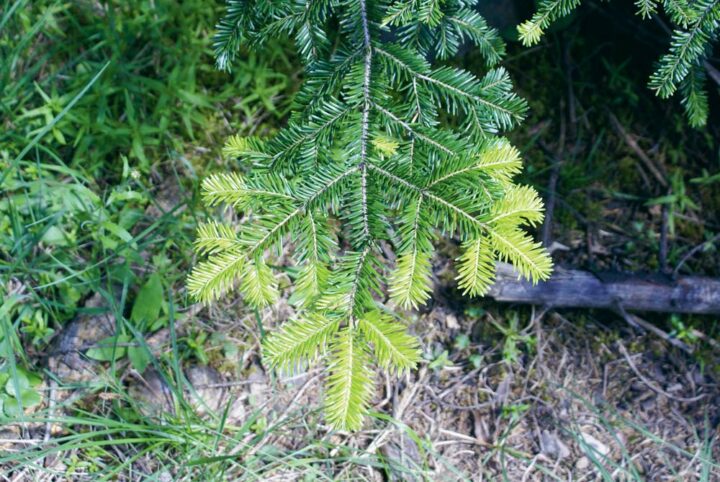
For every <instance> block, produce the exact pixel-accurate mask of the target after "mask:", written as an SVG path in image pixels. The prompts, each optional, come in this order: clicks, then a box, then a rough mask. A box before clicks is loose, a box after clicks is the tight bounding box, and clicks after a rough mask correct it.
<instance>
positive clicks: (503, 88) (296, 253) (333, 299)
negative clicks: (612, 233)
mask: <svg viewBox="0 0 720 482" xmlns="http://www.w3.org/2000/svg"><path fill="white" fill-rule="evenodd" d="M474 6H475V1H474V0H445V1H443V2H438V1H430V0H406V1H396V2H387V1H379V0H314V1H302V0H284V1H281V0H275V1H272V2H270V1H251V0H248V1H241V0H234V1H230V2H229V6H228V10H227V16H226V17H225V19H224V20H223V21H222V23H221V24H220V27H219V31H218V34H217V36H216V42H215V47H216V52H217V55H218V65H219V67H221V68H224V69H228V68H230V67H231V65H232V59H233V58H234V56H235V55H236V53H237V51H238V48H239V47H240V46H244V47H245V48H262V47H263V44H264V42H266V40H267V39H269V38H272V37H279V36H282V37H287V36H290V37H291V38H293V39H294V40H295V43H296V45H297V50H298V52H299V54H300V55H301V56H302V58H303V60H304V63H305V75H304V83H303V85H302V87H301V89H300V91H299V93H298V94H297V96H296V99H295V105H294V109H293V114H292V117H291V118H290V120H289V123H288V125H287V127H286V128H284V129H283V130H281V131H280V132H279V133H278V134H277V135H276V136H275V137H273V138H272V139H269V140H264V139H257V138H238V137H233V138H231V139H230V140H229V141H228V143H227V145H226V148H225V154H226V155H228V156H230V157H232V158H236V159H238V160H239V161H241V163H242V164H244V165H245V166H246V168H245V173H243V174H240V173H223V174H216V175H212V176H210V177H208V178H207V179H206V180H205V181H204V183H203V196H204V200H205V202H206V203H207V204H208V205H209V206H216V205H219V204H223V205H227V206H230V207H232V208H234V209H236V210H237V211H239V212H240V213H241V214H242V222H241V223H239V226H230V225H225V224H221V223H215V222H212V223H209V224H205V225H203V226H201V227H200V229H199V232H198V239H197V242H196V246H197V250H198V252H199V253H200V254H203V255H207V259H206V260H205V261H202V262H200V263H199V264H198V265H197V266H196V267H195V269H194V270H193V272H192V273H191V275H190V278H189V281H188V289H189V292H190V293H191V295H192V296H194V297H195V298H197V299H199V300H202V301H203V302H211V301H213V300H215V299H217V298H218V297H220V296H222V295H223V294H225V293H226V292H227V291H228V290H230V289H231V288H233V287H234V286H237V287H238V289H239V290H240V292H241V293H242V294H243V295H244V297H245V300H246V301H247V302H248V303H250V304H252V305H255V306H257V307H263V306H267V305H269V304H271V303H273V302H274V301H275V300H276V299H277V297H278V291H279V290H278V287H277V280H276V277H275V275H274V274H273V270H272V269H271V267H270V266H269V264H268V256H270V255H272V253H273V252H274V253H278V254H279V253H282V252H284V251H283V250H284V249H287V251H288V252H289V253H290V255H291V256H292V258H293V259H294V261H295V262H296V263H297V268H298V274H297V276H296V278H295V283H294V293H293V296H292V300H293V301H294V302H295V303H296V304H297V307H298V314H297V316H296V317H295V318H294V319H291V320H289V321H287V322H285V323H284V324H283V325H282V326H281V327H280V328H279V329H278V330H277V331H275V332H273V333H271V334H269V335H268V336H267V337H266V340H265V342H264V361H265V363H266V364H267V365H269V366H270V367H271V368H275V369H279V370H286V371H287V370H293V369H295V368H297V367H299V366H304V365H307V364H309V363H313V362H315V361H317V360H318V359H319V358H320V357H321V356H322V360H323V362H324V363H325V364H326V365H327V367H328V369H329V375H328V376H327V383H326V395H325V397H326V403H325V406H326V417H327V420H328V421H329V422H330V423H331V425H332V426H333V427H335V428H338V429H345V430H355V429H358V428H360V426H361V424H362V420H363V416H364V414H365V413H366V411H367V408H368V404H369V401H370V398H371V395H372V394H373V384H372V383H373V382H372V380H373V376H372V371H371V366H372V360H373V359H374V361H375V364H376V365H377V366H379V367H381V368H382V369H386V370H393V371H397V372H405V371H407V370H411V369H413V368H414V367H415V366H416V365H417V363H418V362H419V360H420V350H419V343H418V341H417V339H416V338H415V337H414V336H412V335H410V334H409V333H408V332H407V330H406V327H405V325H404V324H403V323H402V322H401V321H399V320H398V316H397V315H395V314H394V310H393V308H395V307H398V306H399V307H401V308H403V309H411V308H416V307H418V306H419V305H421V304H423V303H425V302H426V301H427V300H428V299H429V297H430V295H431V287H432V285H431V270H432V266H431V258H432V255H433V252H434V247H433V242H434V241H435V240H436V238H437V237H438V236H440V235H445V236H454V237H457V239H459V240H460V241H461V242H462V249H463V254H462V256H461V257H460V258H459V259H458V267H459V268H458V271H459V276H458V281H459V284H460V287H461V288H462V289H463V290H464V291H465V292H466V293H469V294H472V295H482V294H483V293H485V292H486V291H487V289H488V287H489V286H490V285H491V284H492V282H493V276H494V267H495V262H496V261H497V260H498V259H501V260H507V261H510V262H511V263H513V264H514V265H515V267H516V268H517V270H518V272H519V273H520V274H521V275H522V276H524V277H526V278H528V279H530V280H533V281H538V280H542V279H545V278H547V277H548V276H549V274H550V271H551V265H552V263H551V259H550V257H549V256H548V254H547V253H546V252H545V250H544V249H543V248H542V247H541V246H540V244H539V243H536V242H535V241H533V239H532V238H531V237H530V236H529V235H528V234H527V233H526V232H525V231H523V226H525V225H529V226H533V225H536V224H537V223H539V222H541V220H542V217H543V214H542V212H543V207H542V202H541V200H540V198H539V196H538V194H537V192H535V190H534V189H532V188H530V187H527V186H520V185H517V184H515V183H514V182H513V177H514V176H515V175H516V174H517V173H518V172H520V170H521V167H522V166H521V161H520V157H519V153H518V151H517V150H516V149H515V148H514V147H512V146H511V145H510V143H509V142H508V141H507V140H506V139H505V138H503V137H501V135H500V133H501V132H502V131H504V130H507V129H509V128H512V127H513V126H515V125H517V124H518V123H519V122H520V121H521V120H522V119H523V115H524V113H525V111H526V103H525V101H524V100H522V99H521V98H519V97H518V96H516V95H515V93H514V92H513V88H512V84H511V81H510V78H509V76H508V73H507V72H506V71H505V70H504V69H503V68H501V67H498V66H497V64H498V62H499V61H500V59H501V58H502V56H503V53H504V44H503V42H502V40H501V38H500V37H499V35H498V33H497V31H495V30H494V29H492V28H490V27H489V26H488V25H487V23H486V22H485V20H484V19H483V18H482V17H481V16H480V15H478V14H477V13H476V12H475V11H474ZM466 42H469V43H470V44H473V45H475V46H477V48H478V49H479V51H480V52H481V53H482V54H483V56H484V58H485V61H486V63H487V71H486V72H485V73H484V74H483V75H481V76H476V75H475V74H473V73H471V72H468V71H465V70H462V69H459V68H456V67H452V66H447V65H441V66H434V65H433V63H434V61H435V60H436V59H444V58H450V57H452V56H454V55H455V54H456V53H457V51H458V49H459V47H460V45H461V44H463V43H466ZM441 118H442V119H443V122H441V121H440V119H441ZM388 253H394V257H395V260H394V262H392V260H391V259H390V258H392V257H393V256H392V255H389V254H388ZM386 293H387V296H386ZM388 298H389V299H388Z"/></svg>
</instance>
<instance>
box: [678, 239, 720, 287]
mask: <svg viewBox="0 0 720 482" xmlns="http://www.w3.org/2000/svg"><path fill="white" fill-rule="evenodd" d="M715 241H720V233H718V234H716V235H715V236H713V237H712V238H710V239H708V240H707V241H704V242H702V243H700V244H698V245H697V246H695V247H694V248H693V249H691V250H690V251H688V252H687V254H685V256H683V257H682V259H681V260H680V262H679V263H678V264H677V266H675V269H674V270H673V272H672V275H673V278H675V277H677V275H678V273H679V272H680V268H682V267H683V265H684V264H685V263H686V262H687V261H688V260H689V259H690V258H692V257H693V256H695V254H697V253H698V251H700V250H701V249H703V248H704V247H705V246H707V245H710V244H713V243H714V242H715Z"/></svg>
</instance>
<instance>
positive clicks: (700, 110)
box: [518, 0, 720, 128]
mask: <svg viewBox="0 0 720 482" xmlns="http://www.w3.org/2000/svg"><path fill="white" fill-rule="evenodd" d="M580 3H581V0H540V1H539V2H538V9H537V12H536V13H535V14H534V15H533V16H532V18H530V19H529V20H527V21H525V22H523V23H522V24H520V25H519V26H518V34H519V35H520V40H522V42H523V44H525V45H526V46H530V45H535V44H536V43H538V42H539V41H540V39H541V38H542V36H543V34H544V32H545V30H546V29H547V28H548V27H550V25H552V23H553V22H554V21H556V20H558V19H559V18H562V17H564V16H566V15H569V14H570V13H571V12H572V11H573V10H575V9H576V8H577V7H578V6H579V5H580ZM635 5H636V7H637V9H638V11H637V14H638V15H640V16H641V17H642V18H650V17H652V16H653V15H656V14H657V13H658V12H659V10H660V9H662V10H663V12H664V13H665V16H666V17H667V18H668V19H669V20H670V21H671V22H672V24H673V32H672V38H671V40H670V48H669V49H668V52H667V53H665V54H664V55H663V56H662V57H661V58H660V61H659V62H658V65H657V68H656V69H655V72H654V73H653V74H652V75H651V76H650V81H649V83H648V86H649V87H650V88H651V89H652V90H654V91H655V93H656V94H657V95H658V96H659V97H661V98H663V99H667V98H668V97H672V96H673V95H675V93H676V92H677V91H678V90H679V91H680V94H681V96H682V104H683V107H684V108H685V114H686V116H687V118H688V122H689V123H690V125H691V126H693V127H698V128H699V127H703V126H705V125H706V124H707V118H708V112H709V105H708V95H707V85H706V84H707V73H706V62H707V60H708V58H709V57H710V56H711V54H712V49H713V43H714V42H715V41H717V37H718V33H719V32H720V0H636V1H635Z"/></svg>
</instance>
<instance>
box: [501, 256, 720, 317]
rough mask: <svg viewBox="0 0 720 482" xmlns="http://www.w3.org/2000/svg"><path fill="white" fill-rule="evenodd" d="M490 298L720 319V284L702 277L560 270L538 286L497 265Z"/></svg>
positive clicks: (564, 306)
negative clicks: (691, 314) (696, 315)
mask: <svg viewBox="0 0 720 482" xmlns="http://www.w3.org/2000/svg"><path fill="white" fill-rule="evenodd" d="M488 296H490V297H492V298H494V299H495V300H496V301H502V302H512V303H524V304H534V305H546V306H549V307H555V308H605V309H610V310H616V311H618V310H619V311H622V310H626V311H659V312H668V313H695V314H708V315H709V314H720V280H718V279H713V278H706V277H700V276H680V277H677V278H675V279H672V278H671V277H669V276H662V275H637V274H635V275H633V274H625V273H591V272H589V271H580V270H566V269H562V268H556V269H555V271H554V273H553V275H552V277H551V278H550V279H549V280H548V281H544V282H540V283H538V284H536V285H533V284H532V283H530V282H528V281H526V280H521V279H518V274H517V272H516V271H515V270H514V269H513V268H512V266H511V265H509V264H506V263H498V266H497V275H496V282H495V284H494V285H493V287H492V288H491V289H490V291H489V293H488Z"/></svg>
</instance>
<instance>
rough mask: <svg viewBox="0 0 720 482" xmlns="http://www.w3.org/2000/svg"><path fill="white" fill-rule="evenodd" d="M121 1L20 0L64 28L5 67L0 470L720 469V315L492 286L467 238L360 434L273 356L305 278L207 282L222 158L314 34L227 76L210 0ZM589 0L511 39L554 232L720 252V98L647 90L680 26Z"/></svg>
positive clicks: (692, 473)
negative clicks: (219, 298) (331, 418)
mask: <svg viewBox="0 0 720 482" xmlns="http://www.w3.org/2000/svg"><path fill="white" fill-rule="evenodd" d="M110 3H111V4H112V5H113V6H112V7H108V9H107V11H102V12H100V13H98V12H95V11H94V10H93V9H90V8H85V7H79V6H72V5H70V4H61V3H60V2H54V1H49V0H43V1H42V2H37V5H35V6H34V8H36V10H32V9H31V11H30V13H27V14H26V13H25V10H24V5H21V7H22V8H18V10H17V12H21V13H18V14H17V15H21V14H22V19H21V20H22V21H20V22H17V24H16V25H15V24H13V23H10V24H9V25H10V26H11V28H9V29H8V30H5V31H2V32H0V38H4V37H2V35H8V36H10V37H12V35H15V33H13V32H16V33H17V32H19V33H18V35H26V36H30V35H39V34H38V33H37V32H38V31H42V32H43V33H42V35H39V36H38V38H32V39H31V40H32V41H26V42H22V43H19V44H18V45H19V46H18V48H17V49H16V50H12V49H11V51H10V54H12V55H8V58H11V56H15V57H13V58H15V59H16V61H15V62H12V64H13V66H14V67H13V68H14V69H15V70H14V71H13V72H11V73H8V72H7V71H6V70H7V69H8V68H9V65H10V63H7V64H3V65H0V74H1V75H0V78H2V79H10V82H9V83H8V85H9V86H10V88H8V89H6V90H5V91H3V92H2V93H1V94H0V96H2V97H0V99H1V100H2V102H0V114H2V115H3V119H9V120H3V121H2V122H3V123H4V124H3V126H4V127H5V130H4V131H3V135H4V136H5V137H3V138H2V139H1V140H2V141H3V142H0V163H1V165H2V167H3V170H5V169H7V171H4V172H8V173H11V174H7V175H6V174H3V177H2V180H0V188H2V190H3V194H4V197H3V199H2V200H1V201H0V231H1V232H2V237H0V260H1V261H2V262H1V263H0V274H2V276H3V277H2V281H3V283H2V287H3V293H2V304H0V321H1V322H2V335H3V336H0V385H3V386H4V390H5V391H4V393H3V394H2V395H1V396H0V424H1V425H0V467H1V469H0V480H13V481H23V480H104V479H115V480H158V481H168V480H199V479H200V480H202V479H206V480H257V479H265V480H278V481H280V480H282V481H285V480H315V479H319V480H337V479H351V480H378V481H380V480H493V481H494V480H507V481H513V482H514V481H522V480H677V481H694V480H698V481H700V480H702V481H712V480H720V433H719V432H718V430H719V427H720V408H719V407H720V366H719V365H718V363H717V360H718V357H719V356H720V352H718V341H716V340H720V323H719V320H718V319H717V318H716V317H710V316H687V315H683V316H680V315H677V314H654V315H653V314H644V313H643V314H640V315H641V316H643V318H644V319H646V320H647V321H648V322H649V323H651V324H652V325H653V326H655V327H657V328H658V329H659V330H661V333H662V334H663V336H658V335H657V334H656V333H651V332H647V331H644V330H642V329H638V328H637V327H634V326H631V325H630V324H628V323H627V322H626V321H625V319H624V318H623V317H622V316H620V315H618V314H616V313H611V312H605V311H592V310H558V309H552V308H546V307H542V306H536V307H532V306H517V305H501V304H498V303H494V302H492V301H488V300H468V299H467V298H463V297H462V296H460V293H459V292H458V291H457V289H456V287H455V283H454V281H453V278H454V276H455V275H454V271H453V266H452V264H453V263H452V260H453V259H454V258H455V257H456V256H457V246H456V245H455V243H453V242H452V241H449V242H447V243H446V244H445V245H443V246H442V247H441V250H440V252H441V254H440V255H438V256H437V257H436V259H435V260H434V272H435V275H436V276H435V278H436V279H435V294H434V296H433V300H432V302H431V303H430V304H429V305H428V306H426V307H424V308H423V309H422V310H421V311H420V312H419V313H407V318H408V320H409V322H410V326H411V329H412V330H413V332H414V333H415V334H416V335H418V337H419V338H420V340H421V342H422V347H423V353H424V361H423V363H422V364H421V367H420V368H419V370H417V371H416V372H413V373H410V374H408V375H406V376H404V377H402V378H400V379H396V378H392V377H387V378H385V379H382V380H380V381H379V382H378V386H377V394H376V397H375V399H374V400H373V404H372V407H373V408H372V413H371V416H370V417H369V420H368V421H367V423H366V425H365V429H364V430H363V431H361V432H359V433H354V434H348V433H341V432H337V431H332V430H330V429H329V428H328V427H327V426H326V425H325V424H324V422H323V418H322V375H321V372H320V371H319V370H318V369H312V368H311V369H310V370H308V371H306V372H299V373H294V374H291V375H277V374H273V373H269V372H266V371H265V370H264V368H263V366H262V358H261V353H260V343H261V340H262V338H263V337H264V336H265V333H266V332H267V331H270V330H272V329H273V328H274V327H275V326H276V325H277V324H278V323H279V322H280V321H281V320H284V319H287V318H288V317H289V316H290V315H291V314H292V306H291V305H290V304H289V303H288V302H287V295H288V294H289V289H287V288H288V286H289V278H288V277H287V276H286V275H283V277H282V278H283V279H282V283H281V284H282V286H283V287H284V288H286V289H285V295H286V296H285V298H283V301H282V302H281V303H278V304H277V305H276V306H273V307H272V309H268V310H267V311H265V312H257V311H254V310H251V309H249V308H248V307H246V306H244V305H243V303H242V300H239V299H237V298H229V299H227V300H225V301H223V302H221V303H218V304H216V305H214V306H212V307H202V306H200V305H194V304H192V303H191V302H189V300H188V299H187V297H186V295H185V290H184V282H185V277H186V274H187V272H188V270H189V268H190V267H191V266H192V264H193V258H192V240H193V235H194V234H193V233H194V229H195V227H196V225H197V222H198V221H199V220H203V219H205V218H206V217H207V216H209V215H212V214H216V213H207V212H205V211H204V210H203V208H202V207H201V206H200V203H199V202H198V195H197V190H198V183H199V181H200V179H201V178H202V177H203V176H204V175H205V174H207V173H209V172H213V171H216V170H221V169H230V168H232V167H233V166H232V165H230V163H229V161H227V160H225V159H223V158H222V155H221V152H220V151H221V146H222V139H223V138H224V137H226V136H228V135H230V134H233V133H240V134H243V135H246V134H261V135H265V134H272V133H273V132H274V131H275V130H276V129H277V127H278V126H280V125H282V123H283V121H284V119H285V117H286V115H287V108H288V106H289V100H290V98H291V95H290V93H291V92H292V91H293V89H295V88H296V87H297V84H298V78H299V76H300V74H299V70H298V67H297V65H296V61H295V59H294V58H293V57H292V55H288V54H286V52H287V50H288V49H287V48H286V47H287V46H272V47H270V48H269V49H268V52H266V54H265V55H264V56H263V57H262V58H258V57H257V56H254V55H248V56H246V57H244V58H243V59H242V60H241V62H240V64H239V66H238V69H236V72H234V73H233V74H232V75H227V74H220V73H218V72H217V71H215V70H214V68H213V66H212V57H211V52H210V48H209V40H208V38H209V32H210V31H211V29H212V26H213V24H214V22H215V20H216V17H217V11H212V9H207V8H205V4H206V2H204V1H200V0H197V1H188V2H182V9H178V8H176V5H174V4H175V2H169V3H167V4H165V3H163V2H144V1H138V2H136V3H137V5H135V4H134V3H133V5H132V6H129V7H127V8H125V7H124V6H123V4H122V2H119V3H117V4H115V3H112V2H110ZM16 4H17V5H20V4H24V2H22V1H19V2H16ZM150 4H153V8H152V9H147V8H145V7H147V5H150ZM588 4H589V6H587V8H584V9H582V10H581V11H580V13H579V14H578V15H577V17H576V18H574V19H573V21H572V22H571V24H570V25H569V26H566V27H564V28H563V29H561V30H559V31H556V32H553V33H551V34H550V35H549V36H548V38H547V40H546V41H545V42H544V43H542V44H541V45H540V46H538V47H536V48H534V49H523V48H522V47H520V46H519V45H516V44H511V46H510V49H509V54H508V59H507V62H506V63H505V64H506V66H507V68H508V69H509V70H510V72H511V75H512V77H513V78H514V79H515V81H516V84H517V86H518V89H519V91H520V92H521V94H522V95H523V96H524V97H525V98H527V99H528V100H529V101H530V104H531V114H530V116H529V118H528V120H527V121H526V123H525V124H524V125H523V127H522V128H521V129H518V130H517V131H516V132H513V133H511V138H512V141H513V142H514V143H515V145H517V146H518V147H519V148H520V150H521V151H522V152H523V153H524V156H525V161H526V166H527V168H526V172H525V173H524V174H523V181H524V182H526V183H529V184H532V185H533V186H536V187H537V189H538V191H539V192H541V193H542V194H543V196H544V197H545V199H546V200H547V199H550V198H552V199H554V200H555V202H554V205H555V207H554V209H553V212H552V215H550V216H549V217H550V220H551V222H550V223H549V224H548V229H547V230H546V231H545V232H542V231H540V232H538V233H537V236H538V238H539V239H540V238H544V240H545V241H546V242H547V243H548V245H549V246H551V250H552V251H553V256H554V260H555V262H556V264H557V265H558V266H565V267H573V268H579V269H585V270H590V271H594V270H612V271H618V272H628V271H630V272H652V273H660V274H661V275H663V276H667V277H671V276H672V273H673V272H674V271H677V272H678V273H681V274H693V275H705V276H712V277H718V276H720V254H719V250H718V247H719V245H720V243H718V238H717V235H718V233H720V222H719V221H718V220H720V190H719V189H718V183H719V182H720V178H719V177H718V173H719V172H720V158H719V157H718V142H720V141H719V140H720V122H719V121H718V119H720V112H719V110H718V109H713V112H712V116H713V117H712V119H711V120H710V123H709V126H708V128H707V129H705V130H702V131H696V130H693V129H690V128H689V127H688V126H687V124H686V122H685V120H684V116H683V113H682V106H681V105H680V103H679V101H677V100H673V101H669V102H663V101H660V100H659V99H657V98H655V97H654V96H653V95H652V93H651V92H650V91H648V90H647V89H646V87H645V83H646V80H647V75H648V73H649V72H650V71H651V70H652V69H651V65H650V62H651V59H653V58H655V57H656V55H655V54H653V53H652V52H654V50H653V49H655V50H657V52H660V51H661V50H662V48H664V46H665V44H666V40H667V38H666V34H665V33H664V31H663V30H662V29H661V28H660V27H659V26H657V25H653V24H643V26H641V27H638V25H637V23H633V22H634V21H633V22H630V21H629V20H628V21H627V22H625V21H618V22H614V23H613V24H612V28H610V27H608V25H607V22H598V21H597V19H598V18H605V17H602V15H610V16H611V18H620V19H623V18H631V16H630V15H625V13H627V12H623V9H625V8H626V7H625V6H613V7H612V8H617V9H618V10H619V11H610V10H607V11H608V12H610V13H607V14H602V13H599V11H598V10H597V9H596V8H595V7H594V5H595V4H594V3H593V2H588ZM214 5H215V8H216V9H217V8H219V5H220V3H219V2H218V3H217V4H214ZM602 5H606V4H604V3H603V4H602ZM166 7H167V8H166ZM608 8H610V7H608ZM627 8H628V9H632V6H627ZM148 11H152V12H153V13H152V14H148V13H147V12H148ZM603 11H605V10H604V9H603ZM109 12H112V13H113V15H116V16H117V17H112V15H110V13H109ZM199 12H202V13H199ZM106 18H114V19H115V20H117V24H118V25H123V29H126V30H124V31H123V32H124V33H125V35H124V36H121V37H116V29H115V27H114V25H115V24H113V23H112V22H108V24H107V25H106V24H105V23H104V22H102V21H99V19H106ZM34 22H37V23H34ZM35 25H40V26H41V27H42V28H40V27H38V28H37V29H34V28H33V26H35ZM58 25H62V26H63V28H59V27H58ZM169 33H170V34H171V35H172V36H174V37H173V41H172V42H166V41H164V39H165V37H166V36H167V35H168V34H169ZM27 38H28V39H30V37H27ZM98 39H100V40H99V41H98ZM5 40H7V39H5ZM91 40H92V42H91ZM89 42H90V43H93V44H95V43H94V42H98V43H97V47H96V48H95V49H94V50H92V51H88V52H86V54H85V55H84V56H81V57H80V58H77V56H76V52H77V51H80V50H82V47H83V45H85V44H86V43H89ZM15 43H17V42H15ZM7 45H13V42H10V41H3V42H0V48H6V46H7ZM628 45H632V46H634V47H633V48H629V47H627V46H628ZM147 46H153V48H152V49H151V48H149V47H147ZM633 49H636V50H633ZM648 50H649V51H650V53H648ZM4 52H5V51H3V53H4ZM639 52H643V53H642V54H639ZM44 56H47V57H49V58H52V59H53V62H54V63H53V64H48V65H49V67H47V69H46V71H43V72H37V71H36V70H34V69H35V66H36V65H45V64H43V63H41V62H40V60H41V59H43V58H45V57H44ZM107 59H110V60H112V61H111V62H110V63H109V64H108V66H107V67H103V66H104V65H105V63H106V60H107ZM713 62H715V64H716V65H717V59H713ZM462 63H463V64H464V65H465V66H466V67H467V68H470V69H473V68H474V66H477V65H479V64H478V62H476V59H475V58H474V55H473V54H472V53H468V54H467V55H466V56H465V58H464V59H463V61H462ZM3 69H6V70H3ZM105 69H107V70H105ZM86 87H87V89H86ZM83 89H85V90H83ZM716 90H717V89H715V91H712V92H711V105H713V107H717V106H718V105H720V102H718V101H717V92H716ZM67 106H70V107H72V109H71V110H70V111H69V112H70V114H68V115H65V114H63V115H60V114H62V113H63V108H65V107H67ZM38 133H40V134H41V135H39V136H38ZM36 136H37V137H36ZM28 139H35V141H32V142H31V143H30V144H28V143H27V140H28ZM40 141H41V142H40ZM28 145H29V147H27V146H28ZM21 151H24V152H25V154H27V155H28V157H30V156H32V159H31V160H22V162H20V161H19V160H20V159H21V158H22V157H23V156H22V155H18V153H20V152H21ZM28 153H29V154H28ZM688 253H692V256H690V257H687V256H688ZM279 264H282V260H279ZM675 341H680V342H682V344H683V346H685V347H687V348H686V349H685V350H683V349H681V348H678V346H677V345H678V344H677V343H673V342H675ZM17 393H21V396H20V397H18V396H16V394H17ZM22 409H24V415H23V411H22Z"/></svg>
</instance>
